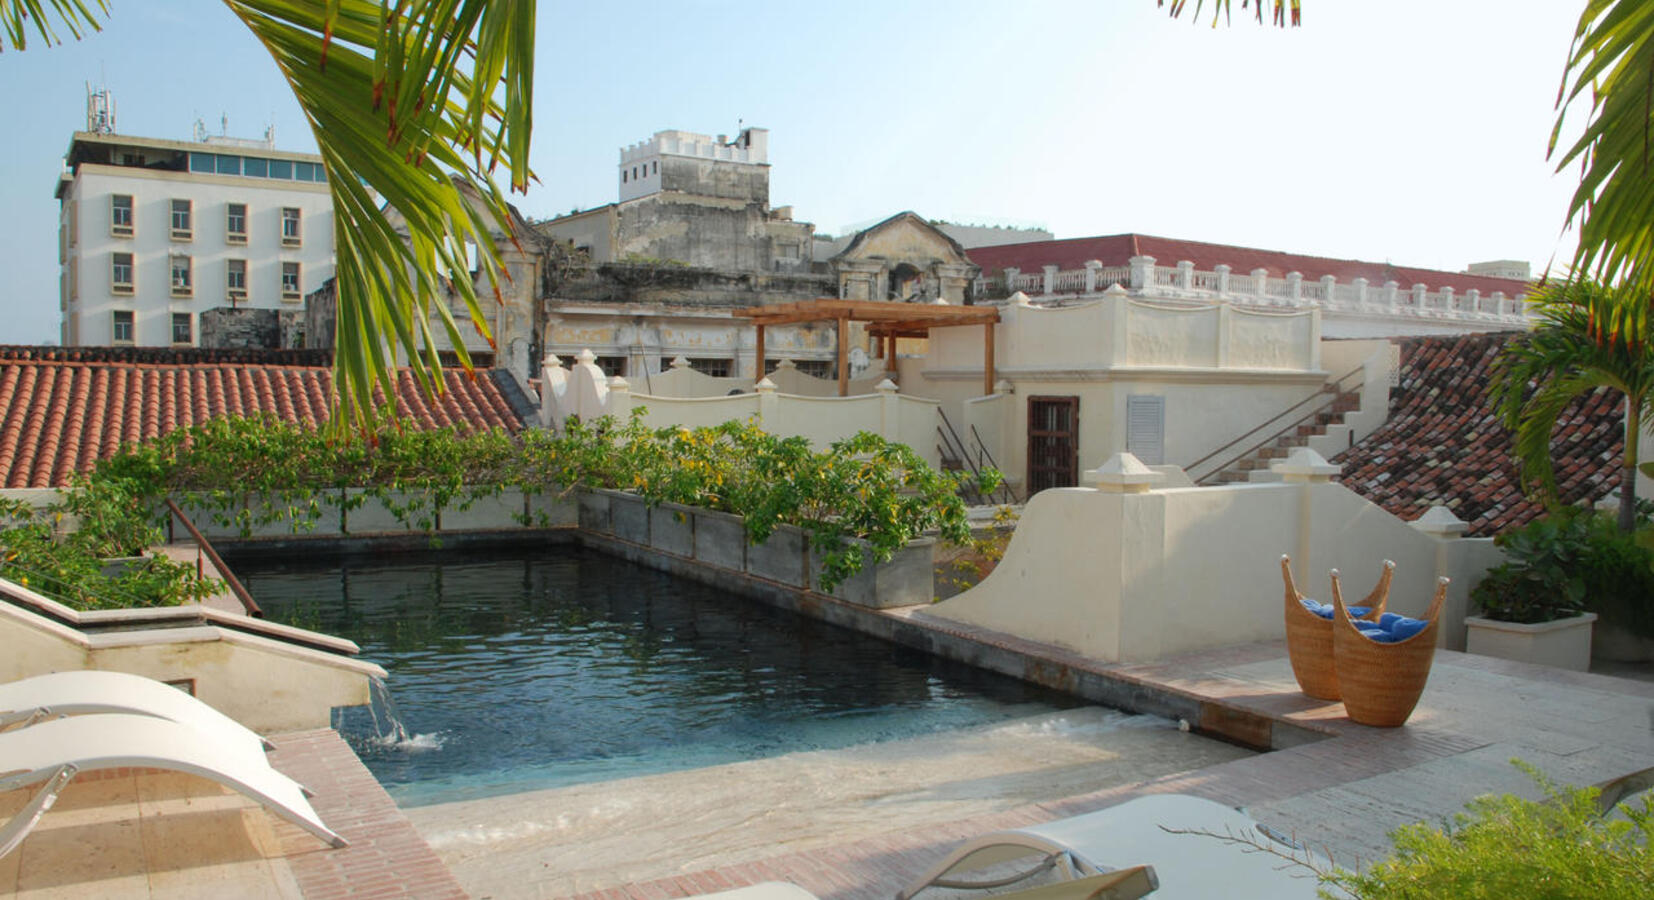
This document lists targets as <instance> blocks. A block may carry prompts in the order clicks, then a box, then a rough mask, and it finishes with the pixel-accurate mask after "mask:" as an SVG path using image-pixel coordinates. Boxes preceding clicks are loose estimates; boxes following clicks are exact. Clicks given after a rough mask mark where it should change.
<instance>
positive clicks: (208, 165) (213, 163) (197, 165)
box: [190, 153, 218, 173]
mask: <svg viewBox="0 0 1654 900" xmlns="http://www.w3.org/2000/svg"><path fill="white" fill-rule="evenodd" d="M190 171H191V172H207V173H212V172H216V171H218V160H217V159H215V158H214V157H213V155H212V154H211V153H191V154H190Z"/></svg>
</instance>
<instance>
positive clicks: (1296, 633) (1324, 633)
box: [1281, 554, 1396, 700]
mask: <svg viewBox="0 0 1654 900" xmlns="http://www.w3.org/2000/svg"><path fill="white" fill-rule="evenodd" d="M1395 567H1396V564H1395V563H1393V562H1391V561H1389V560H1385V561H1384V571H1383V572H1382V573H1380V575H1379V576H1378V586H1376V587H1374V588H1373V592H1372V593H1371V594H1369V595H1367V599H1366V600H1363V601H1361V603H1360V604H1358V605H1359V606H1367V607H1371V609H1370V611H1369V612H1368V613H1367V614H1366V615H1365V616H1362V617H1361V618H1365V619H1370V620H1372V621H1375V622H1376V621H1378V617H1379V616H1380V615H1382V614H1383V613H1384V606H1385V604H1386V603H1388V602H1389V599H1390V575H1391V573H1393V572H1394V571H1395ZM1281 580H1283V581H1285V582H1286V654H1287V659H1289V660H1290V661H1291V662H1292V675H1293V677H1295V678H1297V679H1298V687H1299V689H1300V690H1302V691H1303V692H1304V693H1305V694H1306V695H1308V696H1310V697H1314V698H1315V699H1317V700H1339V699H1342V697H1341V695H1340V694H1339V691H1338V672H1337V670H1336V669H1335V668H1334V666H1333V661H1332V620H1331V619H1323V618H1321V617H1320V616H1318V615H1316V614H1315V613H1312V612H1310V611H1309V610H1307V609H1305V608H1304V604H1303V599H1304V595H1303V594H1301V593H1299V592H1298V588H1297V586H1296V585H1295V584H1293V581H1292V560H1291V559H1289V558H1288V557H1287V556H1286V555H1285V554H1282V555H1281Z"/></svg>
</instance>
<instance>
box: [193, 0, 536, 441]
mask: <svg viewBox="0 0 1654 900" xmlns="http://www.w3.org/2000/svg"><path fill="white" fill-rule="evenodd" d="M225 4H226V5H227V6H228V7H229V8H230V10H231V11H232V12H234V13H235V15H236V16H237V17H239V18H240V19H241V21H242V22H243V23H245V24H246V25H247V27H248V28H249V29H251V30H252V32H253V34H254V35H255V36H257V37H258V39H259V41H260V42H261V43H262V44H263V45H264V47H265V48H266V49H267V50H268V51H269V53H270V55H271V57H272V58H274V59H275V61H276V65H277V66H278V67H279V68H280V69H281V71H282V74H283V75H284V76H285V77H286V78H287V81H288V83H289V85H290V86H291V87H292V89H293V94H294V96H295V97H296V98H297V100H298V102H299V106H300V108H301V109H302V110H303V111H304V114H305V117H306V118H307V119H308V120H309V122H310V126H311V130H312V131H313V132H314V134H315V138H316V145H317V148H318V150H319V151H320V153H321V156H322V164H323V167H324V168H325V169H326V172H327V179H328V185H329V188H330V190H331V192H332V195H333V234H334V243H335V249H336V257H337V258H336V263H335V279H336V282H335V283H336V286H337V290H338V313H337V325H336V329H335V347H334V350H335V353H334V390H335V392H336V393H335V398H334V399H335V404H336V407H335V409H336V416H335V424H336V425H337V426H340V427H342V426H345V425H355V426H357V427H359V428H366V427H368V426H370V425H371V424H372V423H373V421H374V419H375V414H376V410H377V409H378V405H379V403H380V402H381V401H380V400H379V399H377V398H376V395H375V388H376V387H379V388H380V389H381V391H380V394H381V396H382V397H383V402H385V403H391V404H394V398H395V396H396V391H395V386H394V378H395V377H396V376H395V373H396V370H397V368H398V365H399V363H400V362H403V361H405V362H406V364H407V365H408V368H409V369H410V371H411V372H412V373H413V376H414V378H415V380H416V381H417V382H418V383H419V384H420V386H421V387H422V388H424V389H425V390H426V391H428V392H439V391H440V390H441V389H442V384H443V382H442V379H441V377H440V373H439V372H438V371H437V370H438V368H439V366H440V363H439V357H438V353H437V349H438V337H437V335H438V334H439V333H440V334H442V335H443V336H445V337H446V339H447V342H448V343H449V345H450V346H451V347H452V348H453V350H454V352H455V354H456V355H457V356H458V357H459V359H460V360H461V362H462V363H464V364H466V365H467V366H469V364H470V359H469V355H468V354H467V353H466V352H465V347H464V342H463V336H462V331H461V329H460V326H459V323H458V322H457V321H456V320H455V319H454V316H453V315H452V313H451V312H450V311H449V307H448V304H447V302H445V299H446V296H447V294H448V292H450V291H452V292H453V293H454V294H455V295H457V296H458V298H459V299H460V300H461V301H462V304H461V305H462V306H463V308H464V310H465V313H466V315H467V316H468V318H469V320H470V322H471V324H472V326H473V327H474V328H475V329H476V331H477V333H478V334H480V335H482V336H483V337H484V338H485V339H487V340H488V341H489V342H490V344H492V342H493V337H492V335H491V333H490V331H489V328H488V317H487V316H486V315H484V313H483V311H482V308H481V305H480V301H479V298H478V295H477V290H476V286H475V282H474V281H473V278H472V275H471V270H470V263H469V261H468V260H467V258H466V253H465V247H466V245H467V244H471V245H474V246H475V247H476V248H477V262H478V266H479V268H480V269H481V270H482V271H483V272H484V273H485V274H486V276H487V279H488V282H489V284H490V285H491V286H492V287H493V288H494V289H495V294H496V295H497V294H498V284H499V277H500V273H501V271H502V267H501V264H500V259H499V248H498V247H497V246H496V245H495V242H494V240H493V237H492V234H493V232H495V231H504V232H507V233H509V232H510V228H511V212H510V207H509V205H508V204H507V202H506V200H505V195H504V193H503V191H502V190H501V189H500V187H499V185H498V184H497V183H496V182H495V181H494V180H493V177H492V173H493V172H494V171H495V170H496V169H497V168H498V167H499V166H500V165H502V164H503V165H504V166H505V168H506V170H507V172H508V173H509V175H510V183H511V185H512V186H513V187H517V188H522V187H524V186H526V185H527V183H528V179H529V178H530V177H531V173H530V171H529V166H528V141H529V131H530V129H531V118H530V113H529V109H530V106H531V104H532V73H533V55H534V44H533V32H534V2H533V0H386V2H384V3H379V2H373V0H225ZM398 222H399V223H400V225H401V227H398V224H397V223H398ZM433 319H434V320H435V322H436V324H437V328H435V329H433V327H432V320H433Z"/></svg>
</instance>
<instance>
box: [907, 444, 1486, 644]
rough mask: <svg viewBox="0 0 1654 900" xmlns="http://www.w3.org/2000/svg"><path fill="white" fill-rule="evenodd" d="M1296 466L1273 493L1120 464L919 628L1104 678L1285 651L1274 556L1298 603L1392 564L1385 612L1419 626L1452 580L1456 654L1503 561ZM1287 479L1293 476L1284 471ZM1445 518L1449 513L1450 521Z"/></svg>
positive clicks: (1038, 500) (1031, 521)
mask: <svg viewBox="0 0 1654 900" xmlns="http://www.w3.org/2000/svg"><path fill="white" fill-rule="evenodd" d="M1304 454H1309V452H1308V451H1300V454H1298V455H1295V456H1294V457H1293V459H1292V460H1291V461H1289V464H1286V465H1282V466H1281V467H1280V468H1281V469H1282V472H1281V474H1282V476H1283V478H1285V479H1287V480H1284V481H1282V482H1280V483H1276V484H1243V485H1233V486H1225V487H1210V488H1170V489H1155V490H1151V489H1149V488H1150V486H1151V485H1154V484H1156V483H1158V482H1160V481H1161V480H1162V476H1161V475H1160V474H1159V473H1155V472H1152V471H1150V470H1149V469H1148V468H1147V467H1146V466H1142V465H1141V463H1139V462H1138V461H1137V460H1135V459H1134V458H1132V457H1130V456H1129V455H1127V454H1122V455H1121V456H1120V457H1116V458H1115V459H1111V460H1110V461H1109V463H1108V464H1105V465H1104V466H1103V467H1102V468H1101V469H1099V470H1098V472H1097V473H1095V474H1094V475H1093V478H1094V479H1095V480H1096V481H1097V482H1098V484H1099V486H1098V488H1097V489H1092V488H1060V489H1055V490H1048V491H1042V492H1040V493H1038V494H1036V495H1034V497H1033V498H1031V499H1030V501H1029V503H1028V505H1027V507H1026V509H1025V510H1024V512H1023V515H1022V519H1021V521H1020V522H1019V523H1018V525H1017V530H1016V532H1015V534H1014V535H1013V536H1012V538H1011V543H1010V546H1009V547H1007V548H1006V553H1005V557H1004V559H1002V560H1001V561H1000V563H999V565H998V566H997V567H996V568H995V569H994V571H993V572H992V573H990V574H989V576H988V577H987V578H986V579H984V580H983V581H982V583H981V584H979V585H977V586H976V587H975V588H973V589H971V590H969V591H966V592H965V593H963V594H960V595H958V596H956V597H953V598H952V599H949V600H944V601H942V602H941V603H939V604H937V605H935V606H933V607H931V608H930V609H929V610H928V611H927V612H926V613H925V614H926V615H935V616H939V617H942V618H947V619H953V620H956V621H960V622H966V623H970V624H973V625H978V626H981V627H986V628H991V629H994V630H997V631H1002V632H1005V633H1008V634H1013V635H1017V636H1019V637H1024V638H1028V639H1032V640H1037V641H1042V642H1046V643H1051V644H1056V645H1059V646H1063V647H1067V648H1069V649H1072V650H1075V651H1078V652H1080V653H1083V654H1085V655H1087V656H1090V657H1093V658H1095V659H1099V660H1103V661H1106V662H1148V661H1152V660H1157V659H1161V658H1164V657H1168V656H1175V655H1178V654H1184V653H1192V652H1197V651H1200V650H1205V649H1209V648H1214V647H1220V646H1225V645H1230V644H1239V643H1247V642H1255V641H1264V640H1278V639H1280V638H1282V637H1284V636H1285V628H1284V625H1283V621H1284V617H1283V610H1282V604H1283V600H1284V586H1283V584H1282V582H1281V575H1280V565H1279V560H1280V557H1281V555H1282V554H1283V553H1284V554H1288V555H1290V556H1291V557H1292V561H1293V569H1294V573H1295V576H1296V578H1297V580H1298V584H1299V587H1300V589H1301V590H1303V591H1304V592H1305V593H1306V594H1310V595H1311V596H1314V597H1316V598H1318V599H1322V600H1326V599H1329V595H1330V589H1329V578H1328V571H1329V570H1330V569H1338V570H1339V571H1340V573H1341V576H1342V581H1343V586H1344V592H1345V594H1346V597H1347V598H1359V597H1362V596H1365V595H1366V593H1367V592H1368V591H1369V590H1371V589H1372V586H1373V584H1374V583H1375V582H1376V581H1377V579H1378V576H1379V572H1380V569H1381V567H1382V565H1383V562H1384V560H1386V559H1391V560H1394V561H1395V562H1396V571H1395V579H1394V583H1393V586H1392V589H1391V592H1390V609H1392V610H1394V611H1396V612H1399V613H1403V614H1408V615H1420V614H1422V613H1423V612H1424V611H1425V608H1426V607H1427V606H1428V605H1429V601H1430V596H1431V591H1432V589H1433V586H1434V583H1435V579H1436V578H1437V577H1438V576H1441V575H1445V576H1447V577H1449V578H1451V579H1453V583H1452V585H1451V587H1450V589H1449V595H1448V604H1447V608H1446V609H1445V610H1444V611H1443V614H1442V616H1443V621H1442V626H1443V627H1442V628H1441V629H1440V635H1441V644H1442V646H1445V647H1448V648H1451V649H1463V647H1464V634H1465V629H1464V619H1465V615H1466V606H1467V602H1468V600H1467V598H1468V594H1469V590H1470V588H1471V587H1472V586H1473V584H1474V583H1475V581H1477V580H1479V579H1480V577H1481V575H1482V574H1483V573H1484V572H1485V571H1486V570H1487V568H1488V567H1489V566H1491V565H1493V564H1495V563H1497V562H1498V561H1499V559H1500V553H1499V551H1498V549H1497V548H1495V547H1494V546H1493V542H1492V541H1491V540H1487V539H1466V538H1463V537H1461V536H1460V534H1462V531H1463V525H1462V523H1458V524H1457V526H1455V524H1454V520H1453V519H1452V517H1451V516H1447V517H1446V521H1445V523H1443V522H1442V521H1441V519H1442V517H1441V516H1432V517H1427V519H1428V521H1425V520H1421V522H1419V523H1413V524H1409V523H1406V522H1403V521H1401V520H1400V519H1397V518H1396V517H1394V516H1392V515H1390V514H1389V513H1388V512H1385V511H1384V510H1383V509H1381V508H1379V507H1377V506H1374V505H1373V504H1371V503H1368V502H1367V501H1366V500H1364V499H1362V498H1361V497H1360V496H1358V495H1356V494H1355V493H1353V492H1351V491H1350V490H1348V489H1347V488H1345V487H1343V486H1342V485H1339V484H1335V483H1332V482H1331V481H1330V480H1329V477H1330V475H1331V474H1332V473H1334V472H1336V471H1337V469H1336V467H1333V466H1329V465H1327V464H1326V463H1325V461H1324V460H1319V457H1316V456H1314V455H1313V454H1309V455H1308V456H1305V455H1304ZM1294 464H1296V465H1294ZM1442 512H1444V513H1445V510H1443V511H1442Z"/></svg>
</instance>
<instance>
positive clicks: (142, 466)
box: [0, 410, 998, 607]
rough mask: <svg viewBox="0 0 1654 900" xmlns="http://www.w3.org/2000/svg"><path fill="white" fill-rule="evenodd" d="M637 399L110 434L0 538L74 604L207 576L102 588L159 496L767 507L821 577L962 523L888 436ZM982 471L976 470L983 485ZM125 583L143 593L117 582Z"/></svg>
mask: <svg viewBox="0 0 1654 900" xmlns="http://www.w3.org/2000/svg"><path fill="white" fill-rule="evenodd" d="M641 412H642V411H641V410H639V411H638V412H637V413H634V415H633V417H632V418H631V419H630V420H629V421H628V422H627V423H626V424H624V425H617V424H616V423H615V422H613V421H612V420H608V419H604V420H600V421H599V422H597V423H593V424H589V425H588V424H582V423H580V422H578V421H574V422H571V423H570V424H569V427H568V428H567V429H566V432H565V434H564V435H562V436H560V437H556V436H552V435H551V434H549V433H547V432H544V431H540V430H536V429H530V430H527V431H524V432H522V433H521V434H518V435H515V436H513V435H508V434H506V433H505V432H503V431H486V432H474V433H470V434H460V433H458V432H455V431H453V430H449V429H434V430H419V429H411V428H401V427H397V425H396V424H395V423H384V424H381V426H380V428H379V429H378V430H377V431H375V432H373V433H372V434H371V435H370V437H371V442H362V441H348V442H347V441H341V440H336V439H333V438H331V437H330V436H329V435H328V434H326V433H324V432H320V431H317V430H315V429H311V428H307V427H305V426H303V425H299V424H295V423H291V422H286V421H282V420H279V419H275V418H273V417H270V418H256V419H239V418H224V419H212V420H209V421H207V422H205V423H203V424H201V425H197V426H194V427H191V428H184V429H179V430H176V431H172V432H169V433H167V434H165V435H163V436H162V437H160V438H158V439H156V440H154V441H151V442H148V443H144V444H135V445H128V446H125V447H123V448H122V449H121V451H120V452H119V453H117V454H116V455H115V456H113V457H111V458H109V459H106V460H104V461H102V462H100V463H99V464H98V465H97V467H96V468H95V470H94V471H93V473H92V475H91V477H90V478H88V479H84V480H81V481H79V482H77V484H76V485H75V486H74V487H73V488H72V489H70V490H69V491H67V492H66V493H65V497H64V500H63V502H62V504H61V505H60V506H59V507H58V508H55V509H54V510H53V511H52V514H51V515H52V516H53V517H56V518H48V517H45V516H43V515H37V514H32V513H31V514H27V515H25V513H24V511H23V510H21V508H18V509H11V508H7V509H0V518H4V517H5V516H6V515H7V514H8V513H10V514H12V515H14V516H16V517H19V521H25V520H26V521H27V525H26V526H19V527H18V528H8V529H7V530H6V531H4V532H3V533H0V546H5V547H6V548H8V551H9V552H11V553H12V554H13V563H12V565H13V569H15V570H16V571H17V572H18V573H19V574H25V573H24V572H23V569H25V568H26V569H28V570H29V571H30V572H31V573H33V574H32V575H31V577H32V578H33V580H34V583H36V584H39V583H41V580H42V579H43V578H45V579H49V580H51V581H52V582H53V583H54V584H58V585H61V586H60V587H58V588H55V589H54V590H53V591H52V593H53V594H54V596H57V597H58V598H59V599H61V600H63V601H64V602H66V603H71V604H73V605H78V606H83V607H89V606H96V605H117V606H120V605H132V604H133V603H134V602H137V603H139V604H142V605H148V604H153V603H162V602H168V603H179V602H186V601H187V600H189V599H197V598H199V597H201V596H205V595H207V594H208V593H210V592H211V591H210V587H211V586H210V585H205V584H203V583H200V580H199V579H196V578H194V572H193V569H190V568H189V567H187V566H184V567H177V566H174V564H171V563H170V562H168V561H165V560H156V561H153V562H152V563H150V564H149V565H146V566H144V567H141V570H140V571H138V572H135V573H133V574H131V575H130V576H129V577H130V578H133V579H143V578H151V579H159V581H157V582H156V583H154V584H151V583H149V582H147V581H145V582H143V583H142V584H140V583H139V581H136V580H135V581H132V582H131V583H130V584H127V585H126V586H124V587H118V588H116V587H111V586H110V585H108V584H107V583H105V582H103V581H99V580H98V578H97V576H96V571H97V570H98V569H99V568H100V566H101V562H100V560H101V559H102V558H103V557H111V556H127V555H135V554H137V553H141V552H142V551H143V549H144V548H146V547H150V546H153V545H155V544H158V543H160V542H161V531H160V528H161V526H163V525H164V524H165V521H166V516H167V515H168V514H167V512H166V510H165V501H166V499H167V498H169V497H171V498H174V499H176V500H177V502H178V503H179V504H180V505H181V506H183V507H185V508H186V509H187V510H189V511H190V513H191V515H192V516H197V515H200V514H201V513H203V512H204V513H206V514H207V515H210V516H211V517H212V520H213V521H214V522H215V523H216V524H218V525H220V526H224V527H230V528H235V529H238V530H239V532H240V533H241V535H242V536H244V537H247V536H251V534H252V533H253V530H254V529H255V528H264V527H267V526H271V525H279V524H283V523H285V524H286V525H287V526H288V528H290V529H291V530H292V531H293V532H303V531H309V530H311V529H313V528H314V527H315V525H316V523H317V522H318V521H319V520H320V518H321V517H322V515H323V514H324V513H326V512H328V511H329V510H338V511H340V512H341V513H343V514H344V515H345V516H346V521H347V523H348V521H349V519H348V516H349V513H350V512H351V511H353V510H356V509H360V508H362V507H363V506H364V505H366V504H367V503H369V502H377V503H378V504H379V505H380V507H382V508H383V509H385V510H387V511H389V512H390V513H391V514H392V515H393V516H394V517H395V518H396V519H397V521H399V522H401V523H403V524H404V525H406V526H407V527H409V528H411V529H414V530H417V531H424V532H428V533H429V532H434V531H435V530H436V528H437V524H438V519H439V517H440V516H441V515H442V513H443V512H445V511H448V510H464V509H467V508H469V507H470V506H471V505H472V504H473V503H475V502H476V501H477V500H479V499H481V498H484V497H492V496H498V495H499V494H501V493H502V492H503V491H504V490H505V489H506V488H508V487H509V488H516V489H520V490H523V491H525V492H527V493H530V494H535V493H545V492H560V493H561V492H567V491H568V490H569V489H570V488H573V487H576V486H584V487H592V488H612V489H618V490H626V491H632V492H635V493H636V494H638V495H639V496H640V497H642V498H643V499H644V500H646V501H647V502H649V503H651V504H658V503H662V502H671V503H679V504H683V505H685V506H695V507H701V508H705V509H711V510H717V511H721V512H728V513H733V514H736V515H740V516H743V517H745V521H746V529H747V533H748V535H749V536H750V538H751V539H752V540H753V541H754V542H756V543H762V542H763V541H764V540H766V539H768V538H769V536H770V535H771V534H773V533H774V531H775V529H776V528H777V527H780V526H782V525H790V526H794V527H797V528H800V529H802V530H804V531H805V532H806V533H807V534H808V535H809V539H810V544H811V546H812V548H813V549H814V550H815V551H816V552H817V553H818V554H819V556H820V558H821V559H822V563H823V565H822V574H821V586H822V588H823V589H824V590H832V589H833V587H834V586H836V585H837V584H839V583H840V582H841V581H843V580H844V579H845V578H848V577H850V576H851V575H854V574H855V573H856V572H858V571H860V570H861V568H862V566H863V565H865V564H867V563H869V562H872V561H878V562H884V561H888V560H889V559H890V558H891V557H892V556H893V555H894V554H895V553H896V551H897V550H900V549H901V548H902V547H903V546H904V545H905V544H907V542H909V541H911V540H912V539H914V538H916V537H919V536H921V535H923V534H925V533H927V532H931V531H935V532H937V533H939V534H940V535H941V536H942V537H943V538H944V539H946V540H949V541H953V542H955V543H964V542H965V541H967V540H969V539H970V529H969V526H968V524H967V522H966V520H965V507H964V501H962V500H961V499H960V497H959V493H958V491H959V486H960V478H961V476H956V475H953V474H949V473H943V472H938V471H936V470H935V469H932V468H931V467H930V466H928V465H927V464H926V463H925V462H924V460H923V459H921V458H920V457H919V456H918V455H917V454H915V453H914V452H913V451H912V450H911V449H909V448H908V447H906V446H904V445H902V444H893V443H890V442H888V441H886V440H884V439H883V438H880V437H878V436H876V435H871V434H865V433H864V434H859V435H857V436H855V437H853V438H850V439H849V440H845V441H840V442H839V443H837V444H834V445H833V446H832V447H831V448H829V449H828V450H825V451H822V452H816V451H813V450H811V449H810V446H809V443H808V442H807V441H806V440H804V439H803V438H796V437H795V438H779V437H776V436H775V435H772V434H768V433H766V432H764V431H762V430H760V429H759V428H757V427H756V426H754V425H752V424H748V423H740V422H727V423H725V424H723V425H720V426H717V427H715V428H696V429H688V428H662V429H649V428H647V427H645V426H644V425H643V423H642V419H641V416H640V414H641ZM997 479H998V474H997V473H988V474H987V475H985V476H984V477H983V479H982V481H983V483H982V485H981V488H982V489H983V490H984V492H986V491H990V490H992V489H993V488H994V487H996V486H997ZM62 516H72V517H75V518H76V519H78V520H79V522H80V528H79V529H78V530H76V531H73V532H72V533H71V534H69V535H67V536H64V535H56V534H54V529H53V525H54V524H55V522H56V521H57V520H58V519H60V518H61V517H62ZM518 520H519V521H520V522H521V524H523V525H535V524H539V525H542V526H543V525H546V524H548V523H547V522H545V521H538V522H536V521H533V520H531V519H530V518H529V517H528V516H526V515H519V516H518ZM186 576H187V577H186ZM134 591H137V592H139V593H140V597H141V599H139V600H137V601H133V600H131V599H130V598H128V597H127V594H129V593H131V592H134ZM100 592H104V593H100Z"/></svg>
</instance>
